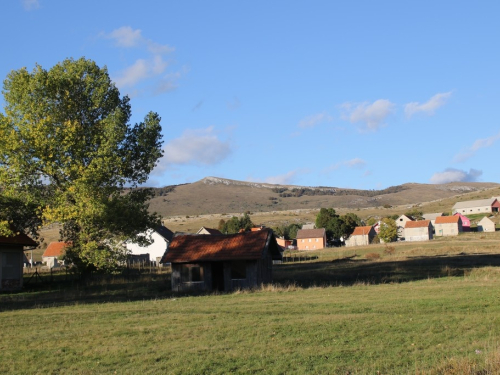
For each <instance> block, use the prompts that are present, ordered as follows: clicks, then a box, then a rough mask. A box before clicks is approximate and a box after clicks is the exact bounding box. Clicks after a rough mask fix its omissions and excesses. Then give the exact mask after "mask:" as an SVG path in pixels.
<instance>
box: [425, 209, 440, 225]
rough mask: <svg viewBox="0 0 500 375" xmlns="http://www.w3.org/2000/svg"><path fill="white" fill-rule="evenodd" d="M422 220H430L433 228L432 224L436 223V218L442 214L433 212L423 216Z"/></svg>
mask: <svg viewBox="0 0 500 375" xmlns="http://www.w3.org/2000/svg"><path fill="white" fill-rule="evenodd" d="M422 216H423V217H424V220H430V221H431V224H432V225H433V226H434V223H435V222H436V218H437V217H439V216H443V213H442V212H434V213H431V214H423V215H422Z"/></svg>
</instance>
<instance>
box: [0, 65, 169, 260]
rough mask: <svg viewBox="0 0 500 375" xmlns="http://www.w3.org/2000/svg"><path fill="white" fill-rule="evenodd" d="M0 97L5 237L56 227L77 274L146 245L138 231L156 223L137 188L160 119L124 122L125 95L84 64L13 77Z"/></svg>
mask: <svg viewBox="0 0 500 375" xmlns="http://www.w3.org/2000/svg"><path fill="white" fill-rule="evenodd" d="M3 95H4V99H5V103H6V106H5V109H4V111H5V113H4V114H2V113H0V189H1V195H2V199H0V204H2V202H4V205H5V206H6V207H10V208H12V207H17V216H16V215H15V212H16V210H13V211H12V212H13V213H9V214H4V215H3V217H2V216H0V223H3V226H2V227H3V228H4V229H3V230H4V231H7V229H5V228H6V227H7V225H8V224H10V225H16V226H17V228H16V229H23V228H28V229H32V231H31V232H36V225H37V224H39V222H40V221H43V223H44V224H47V223H54V222H58V223H61V224H62V226H63V229H62V230H61V239H62V240H64V241H69V242H71V243H72V247H71V249H70V250H69V251H68V257H70V258H71V260H73V261H74V262H75V263H76V264H78V265H79V266H81V267H83V268H85V267H94V268H96V269H110V268H113V267H114V266H115V265H116V264H117V260H118V259H120V257H122V256H123V255H124V250H123V247H122V246H121V243H122V242H123V241H124V240H126V239H132V240H135V241H137V242H147V241H148V239H147V238H143V237H140V235H139V233H141V232H143V231H145V229H147V228H148V227H151V226H152V225H156V224H157V223H158V217H157V216H156V215H154V214H150V213H149V212H148V210H147V208H148V207H147V203H146V202H147V201H148V199H149V197H150V196H151V192H150V190H148V189H141V188H138V186H140V185H141V184H143V183H144V182H146V181H147V179H148V176H149V173H150V172H151V171H152V169H153V168H154V167H155V165H156V163H157V161H158V159H159V158H160V157H161V155H162V150H161V144H162V141H161V138H162V136H161V125H160V117H159V116H158V114H156V113H153V112H150V113H148V114H147V115H146V117H145V119H144V121H143V122H141V123H137V124H135V125H133V126H132V125H131V124H129V120H130V117H131V107H130V103H129V99H128V97H127V96H125V97H121V96H120V93H119V91H118V89H117V88H116V87H115V85H114V84H113V82H112V81H111V80H110V77H109V75H108V72H107V69H106V68H105V67H104V68H100V67H99V66H97V65H96V64H95V63H94V62H93V61H91V60H86V59H84V58H81V59H78V60H73V59H67V60H65V61H63V62H62V63H59V64H57V65H55V66H54V67H52V68H51V69H49V70H45V69H43V68H42V67H41V66H39V65H37V66H36V67H35V69H34V70H33V71H32V72H28V71H27V70H26V69H25V68H23V69H20V70H17V71H12V72H11V73H10V74H9V75H8V76H7V78H6V79H5V81H4V85H3ZM125 189H128V190H129V192H128V193H126V194H125ZM22 213H23V214H24V216H23V215H21V214H22ZM23 217H24V220H23ZM16 220H17V221H16Z"/></svg>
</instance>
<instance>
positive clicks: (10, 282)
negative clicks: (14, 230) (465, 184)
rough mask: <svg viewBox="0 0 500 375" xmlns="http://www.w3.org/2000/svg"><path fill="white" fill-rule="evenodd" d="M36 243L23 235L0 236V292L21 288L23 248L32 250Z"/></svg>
mask: <svg viewBox="0 0 500 375" xmlns="http://www.w3.org/2000/svg"><path fill="white" fill-rule="evenodd" d="M36 246H37V243H36V242H35V241H33V240H32V239H31V238H29V237H28V236H27V235H25V234H23V233H19V234H16V235H14V236H9V237H6V236H0V292H6V291H13V290H18V289H21V288H22V287H23V262H24V260H25V255H24V248H25V247H30V248H34V247H36Z"/></svg>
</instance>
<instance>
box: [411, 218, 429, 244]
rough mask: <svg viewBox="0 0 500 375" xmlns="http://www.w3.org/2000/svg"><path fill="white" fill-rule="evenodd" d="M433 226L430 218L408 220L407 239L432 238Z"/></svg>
mask: <svg viewBox="0 0 500 375" xmlns="http://www.w3.org/2000/svg"><path fill="white" fill-rule="evenodd" d="M432 232H433V227H432V223H431V221H430V220H418V221H407V222H406V224H405V241H429V240H432Z"/></svg>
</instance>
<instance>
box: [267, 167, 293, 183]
mask: <svg viewBox="0 0 500 375" xmlns="http://www.w3.org/2000/svg"><path fill="white" fill-rule="evenodd" d="M297 173H298V171H297V170H294V171H290V172H288V173H285V174H281V175H278V176H271V177H267V178H266V179H265V180H264V182H267V183H268V184H276V185H291V184H292V183H293V181H295V178H296V177H297Z"/></svg>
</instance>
